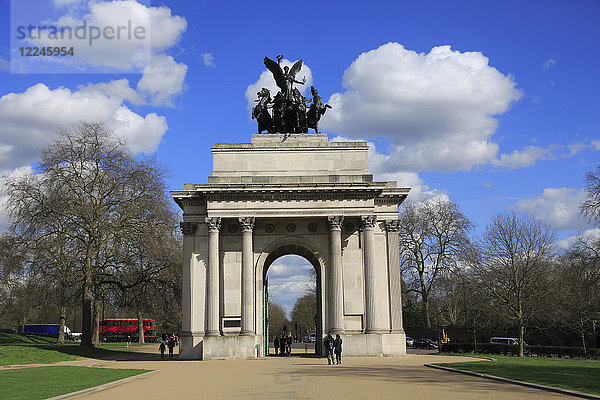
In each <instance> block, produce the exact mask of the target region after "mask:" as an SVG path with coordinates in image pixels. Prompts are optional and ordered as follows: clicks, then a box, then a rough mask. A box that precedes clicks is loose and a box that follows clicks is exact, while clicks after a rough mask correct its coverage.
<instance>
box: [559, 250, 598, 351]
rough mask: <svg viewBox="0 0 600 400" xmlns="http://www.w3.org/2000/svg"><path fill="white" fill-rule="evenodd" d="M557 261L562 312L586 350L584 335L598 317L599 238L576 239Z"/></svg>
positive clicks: (589, 330)
mask: <svg viewBox="0 0 600 400" xmlns="http://www.w3.org/2000/svg"><path fill="white" fill-rule="evenodd" d="M561 261H562V262H561V263H560V267H559V270H558V274H559V277H558V279H559V284H560V287H561V291H560V292H559V295H560V305H561V308H562V309H563V313H562V315H564V316H565V318H564V319H565V322H567V325H568V326H569V328H570V330H571V331H575V332H576V333H577V334H578V336H579V337H580V339H581V345H582V347H583V351H584V352H586V351H587V346H586V340H585V336H586V334H587V333H590V332H591V331H592V323H593V321H594V320H597V319H600V240H598V239H595V240H594V239H583V238H580V239H579V240H578V241H576V242H575V244H574V245H573V246H572V248H571V249H569V251H568V252H567V253H566V254H565V255H564V256H563V257H562V259H561Z"/></svg>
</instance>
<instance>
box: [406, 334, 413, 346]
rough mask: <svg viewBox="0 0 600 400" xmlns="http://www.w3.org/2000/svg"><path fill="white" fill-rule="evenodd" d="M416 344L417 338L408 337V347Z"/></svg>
mask: <svg viewBox="0 0 600 400" xmlns="http://www.w3.org/2000/svg"><path fill="white" fill-rule="evenodd" d="M414 345H415V339H413V338H411V337H410V336H407V337H406V347H413V346H414Z"/></svg>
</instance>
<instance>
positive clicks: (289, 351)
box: [285, 333, 293, 357]
mask: <svg viewBox="0 0 600 400" xmlns="http://www.w3.org/2000/svg"><path fill="white" fill-rule="evenodd" d="M292 342H293V339H292V334H291V333H288V337H287V340H286V342H285V343H286V344H287V348H286V351H287V356H288V357H290V356H291V355H292Z"/></svg>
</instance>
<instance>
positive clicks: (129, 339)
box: [127, 335, 131, 348]
mask: <svg viewBox="0 0 600 400" xmlns="http://www.w3.org/2000/svg"><path fill="white" fill-rule="evenodd" d="M130 347H131V335H127V348H130Z"/></svg>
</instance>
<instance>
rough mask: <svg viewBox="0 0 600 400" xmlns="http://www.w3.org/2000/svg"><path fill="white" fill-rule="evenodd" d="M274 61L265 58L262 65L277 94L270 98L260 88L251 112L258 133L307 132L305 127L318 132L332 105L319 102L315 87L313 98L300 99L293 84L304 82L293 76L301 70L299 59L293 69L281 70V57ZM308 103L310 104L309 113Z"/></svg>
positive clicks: (265, 90) (301, 97)
mask: <svg viewBox="0 0 600 400" xmlns="http://www.w3.org/2000/svg"><path fill="white" fill-rule="evenodd" d="M276 58H277V62H275V61H273V60H271V59H270V58H269V57H265V58H264V63H265V66H266V67H267V69H268V70H269V71H271V73H272V74H273V78H275V83H276V84H277V86H278V87H279V92H278V93H277V95H275V97H274V98H273V99H271V92H270V91H269V89H266V88H262V89H261V91H260V92H258V93H257V96H258V100H255V101H256V102H258V104H257V105H256V107H254V108H253V109H252V118H253V119H256V120H257V122H258V133H262V132H263V131H264V130H266V131H267V132H268V133H285V134H290V133H308V128H312V129H314V130H315V132H316V133H319V127H318V126H319V120H320V118H321V116H322V115H323V114H324V113H325V111H326V110H327V108H331V106H329V105H328V104H323V103H322V102H321V97H319V96H318V92H317V90H316V89H315V88H314V86H312V87H311V93H312V95H313V96H312V98H311V99H307V98H306V97H304V96H302V94H301V93H300V91H299V90H298V89H297V88H295V87H294V84H295V83H296V84H299V85H304V84H305V83H306V77H303V78H302V81H298V80H296V75H297V74H298V72H300V70H301V69H302V60H298V61H296V62H295V63H294V65H293V66H292V68H289V67H288V66H284V67H283V69H282V68H281V59H282V58H283V55H278V56H277V57H276ZM307 101H312V104H311V105H310V108H309V109H308V112H307V109H306V108H307V105H306V102H307ZM269 108H272V115H271V114H269ZM307 116H308V117H307Z"/></svg>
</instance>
